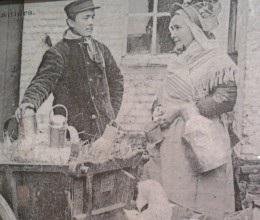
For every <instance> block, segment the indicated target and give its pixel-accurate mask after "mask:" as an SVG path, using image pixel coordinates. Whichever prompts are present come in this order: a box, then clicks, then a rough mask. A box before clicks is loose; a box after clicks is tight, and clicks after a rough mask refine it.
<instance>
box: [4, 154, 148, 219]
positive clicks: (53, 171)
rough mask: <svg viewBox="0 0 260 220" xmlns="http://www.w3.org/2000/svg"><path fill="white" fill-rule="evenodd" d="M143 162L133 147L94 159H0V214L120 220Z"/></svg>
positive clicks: (130, 197) (25, 217) (24, 217)
mask: <svg viewBox="0 0 260 220" xmlns="http://www.w3.org/2000/svg"><path fill="white" fill-rule="evenodd" d="M144 161H145V160H144V157H143V153H142V152H140V151H139V152H137V151H136V152H135V153H133V154H132V155H130V156H129V157H128V158H125V159H122V158H113V159H111V160H109V161H107V162H104V163H100V164H95V163H89V162H83V163H72V164H70V165H43V164H18V163H11V164H0V193H1V195H0V219H1V218H2V220H14V219H19V220H71V219H73V220H101V219H104V220H110V219H111V220H115V219H120V220H123V219H124V218H125V217H124V214H123V208H124V207H127V206H128V204H129V203H130V201H131V200H132V198H133V195H134V189H135V185H136V178H133V176H134V177H137V175H138V173H139V172H138V170H139V168H141V167H142V166H143V164H144ZM130 174H131V175H130Z"/></svg>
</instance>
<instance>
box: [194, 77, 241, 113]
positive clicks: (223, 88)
mask: <svg viewBox="0 0 260 220" xmlns="http://www.w3.org/2000/svg"><path fill="white" fill-rule="evenodd" d="M236 97H237V86H236V83H235V82H232V81H231V82H228V83H227V84H221V85H219V86H218V87H217V88H215V91H214V92H213V94H212V95H211V96H207V97H205V98H204V99H202V100H200V101H198V102H197V107H198V109H199V111H200V114H201V115H203V116H206V117H208V118H211V117H213V116H215V115H221V114H223V113H225V112H230V111H232V109H233V107H234V105H235V103H236Z"/></svg>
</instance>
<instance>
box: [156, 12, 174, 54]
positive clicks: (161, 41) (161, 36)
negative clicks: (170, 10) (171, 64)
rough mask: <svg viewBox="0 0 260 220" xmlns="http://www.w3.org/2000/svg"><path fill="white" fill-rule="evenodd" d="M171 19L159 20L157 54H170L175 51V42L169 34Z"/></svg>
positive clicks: (163, 18) (160, 18)
mask: <svg viewBox="0 0 260 220" xmlns="http://www.w3.org/2000/svg"><path fill="white" fill-rule="evenodd" d="M169 23H170V17H169V16H167V17H159V18H158V20H157V36H156V37H157V39H156V53H169V52H170V51H172V50H173V46H174V44H173V41H172V39H171V36H170V32H169V29H168V27H169Z"/></svg>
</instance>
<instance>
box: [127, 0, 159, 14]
mask: <svg viewBox="0 0 260 220" xmlns="http://www.w3.org/2000/svg"><path fill="white" fill-rule="evenodd" d="M128 1H129V12H130V13H148V12H152V11H153V1H154V0H128Z"/></svg>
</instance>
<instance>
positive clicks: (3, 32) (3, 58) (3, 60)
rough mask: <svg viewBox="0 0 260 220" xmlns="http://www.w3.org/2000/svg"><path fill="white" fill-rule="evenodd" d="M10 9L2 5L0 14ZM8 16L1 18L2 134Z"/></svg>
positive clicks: (0, 111)
mask: <svg viewBox="0 0 260 220" xmlns="http://www.w3.org/2000/svg"><path fill="white" fill-rule="evenodd" d="M8 10H9V5H2V6H1V7H0V14H1V15H2V14H3V13H6V11H8ZM8 21H9V20H8V18H7V17H2V18H0V27H1V31H0V134H2V133H3V130H2V125H3V124H4V120H5V119H4V117H3V114H2V113H3V112H4V91H5V72H6V71H5V69H6V66H5V63H6V50H7V39H8V36H7V35H8ZM0 141H2V135H0Z"/></svg>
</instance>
